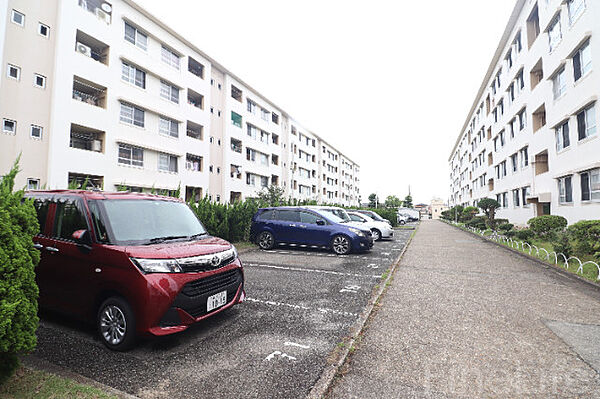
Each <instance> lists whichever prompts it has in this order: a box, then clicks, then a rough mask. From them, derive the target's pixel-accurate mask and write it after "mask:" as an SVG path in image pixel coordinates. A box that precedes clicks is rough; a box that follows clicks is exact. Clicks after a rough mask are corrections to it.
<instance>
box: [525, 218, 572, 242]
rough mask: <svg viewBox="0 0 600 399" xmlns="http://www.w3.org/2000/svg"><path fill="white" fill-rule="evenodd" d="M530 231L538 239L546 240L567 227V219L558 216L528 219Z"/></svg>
mask: <svg viewBox="0 0 600 399" xmlns="http://www.w3.org/2000/svg"><path fill="white" fill-rule="evenodd" d="M527 223H528V224H529V228H530V229H531V231H533V232H534V233H535V235H536V236H538V237H540V238H547V237H549V236H550V235H552V234H553V233H557V232H559V231H562V230H564V229H565V227H567V219H565V218H564V217H562V216H558V215H542V216H537V217H534V218H532V219H529V221H528V222H527Z"/></svg>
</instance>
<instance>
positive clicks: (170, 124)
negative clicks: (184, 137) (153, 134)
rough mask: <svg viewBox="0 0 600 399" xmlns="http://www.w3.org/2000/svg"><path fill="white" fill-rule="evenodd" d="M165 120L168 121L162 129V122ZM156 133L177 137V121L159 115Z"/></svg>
mask: <svg viewBox="0 0 600 399" xmlns="http://www.w3.org/2000/svg"><path fill="white" fill-rule="evenodd" d="M165 122H166V123H168V129H163V127H164V126H163V123H165ZM173 126H175V130H173ZM158 133H159V134H161V135H163V136H167V137H173V138H179V122H178V121H176V120H174V119H171V118H168V117H166V116H162V115H159V117H158ZM173 133H175V134H173Z"/></svg>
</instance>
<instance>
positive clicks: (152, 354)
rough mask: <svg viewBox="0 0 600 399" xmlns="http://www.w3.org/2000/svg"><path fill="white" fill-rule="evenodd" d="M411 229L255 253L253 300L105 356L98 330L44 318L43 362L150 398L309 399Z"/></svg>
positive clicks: (248, 266) (249, 263)
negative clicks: (362, 249) (367, 245)
mask: <svg viewBox="0 0 600 399" xmlns="http://www.w3.org/2000/svg"><path fill="white" fill-rule="evenodd" d="M411 233H412V231H411V230H396V232H395V237H394V239H392V240H387V241H381V242H377V243H376V244H375V246H374V248H373V250H372V251H370V252H368V253H365V254H350V255H346V256H334V255H332V254H331V253H330V252H327V251H323V250H310V249H298V248H278V249H275V250H272V251H261V250H258V249H252V250H250V251H247V252H244V253H242V254H241V255H240V257H241V259H242V261H243V263H244V268H245V277H246V292H247V295H248V299H247V301H246V302H245V303H243V304H242V305H239V306H236V307H234V308H232V309H230V310H228V311H226V312H223V313H222V314H219V315H217V316H215V317H212V318H210V319H208V320H206V321H205V322H202V323H199V324H197V325H195V326H193V327H192V328H190V329H188V330H187V331H185V332H183V333H181V334H177V335H173V336H168V337H163V338H161V339H152V340H145V341H142V342H140V343H139V345H138V346H137V347H136V348H135V349H133V350H131V351H130V352H127V353H115V352H110V351H108V350H106V349H105V348H104V347H103V345H102V344H101V342H100V341H99V340H97V339H96V338H95V337H94V333H93V331H92V330H91V329H90V328H87V327H85V326H81V325H78V324H77V323H72V322H68V321H65V320H63V319H61V318H59V317H54V316H45V317H43V318H42V325H41V327H40V330H39V333H38V337H39V345H38V349H37V351H36V353H35V355H36V356H38V357H41V358H43V359H45V360H48V361H50V362H52V363H55V364H58V365H60V366H63V367H66V368H68V369H70V370H72V371H74V372H77V373H80V374H82V375H85V376H87V377H90V378H93V379H96V380H98V381H100V382H102V383H104V384H107V385H110V386H113V387H115V388H117V389H120V390H123V391H125V392H128V393H131V394H134V395H138V396H141V397H164V396H169V397H170V398H183V397H200V396H202V397H255V398H290V397H303V396H305V395H306V394H307V393H308V392H309V391H310V389H311V387H312V386H313V384H314V383H315V381H316V380H317V379H318V378H319V376H320V374H321V372H322V371H323V369H324V367H325V366H326V364H327V357H328V356H329V355H330V353H331V352H332V351H333V350H334V349H335V347H336V345H337V344H338V343H339V342H340V341H341V340H342V339H343V337H344V336H346V335H347V334H348V330H349V328H350V327H351V326H352V324H353V323H355V322H356V320H357V318H358V315H359V314H360V313H361V312H362V311H363V309H364V308H365V306H366V305H367V302H368V300H369V298H370V295H371V293H372V291H373V288H374V287H375V285H377V284H379V283H380V282H381V276H382V274H383V273H384V272H385V270H386V269H387V268H388V267H389V266H390V265H391V264H392V263H393V262H394V261H395V260H396V259H397V258H398V256H399V254H400V251H401V250H402V248H403V247H404V245H405V244H406V242H407V240H408V238H409V237H410V235H411Z"/></svg>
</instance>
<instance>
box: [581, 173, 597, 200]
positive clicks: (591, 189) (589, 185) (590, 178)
mask: <svg viewBox="0 0 600 399" xmlns="http://www.w3.org/2000/svg"><path fill="white" fill-rule="evenodd" d="M584 176H587V194H588V198H584V186H583V185H584V180H583V177H584ZM593 177H595V178H596V181H597V182H596V183H594V181H593ZM580 180H581V181H580V184H581V201H582V202H600V168H595V169H590V170H586V171H585V172H582V173H580ZM594 184H597V189H596V190H594ZM594 194H596V198H594Z"/></svg>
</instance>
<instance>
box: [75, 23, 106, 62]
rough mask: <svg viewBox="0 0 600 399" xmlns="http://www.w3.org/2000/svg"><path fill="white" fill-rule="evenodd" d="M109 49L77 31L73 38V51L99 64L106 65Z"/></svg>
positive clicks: (98, 41) (104, 44)
mask: <svg viewBox="0 0 600 399" xmlns="http://www.w3.org/2000/svg"><path fill="white" fill-rule="evenodd" d="M109 50H110V47H109V46H108V44H106V43H103V42H101V41H100V40H97V39H95V38H93V37H92V36H90V35H88V34H87V33H84V32H82V31H80V30H77V36H76V38H75V51H76V52H78V53H79V54H83V55H85V56H86V57H89V58H91V59H92V60H94V61H97V62H99V63H101V64H104V65H108V55H109Z"/></svg>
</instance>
